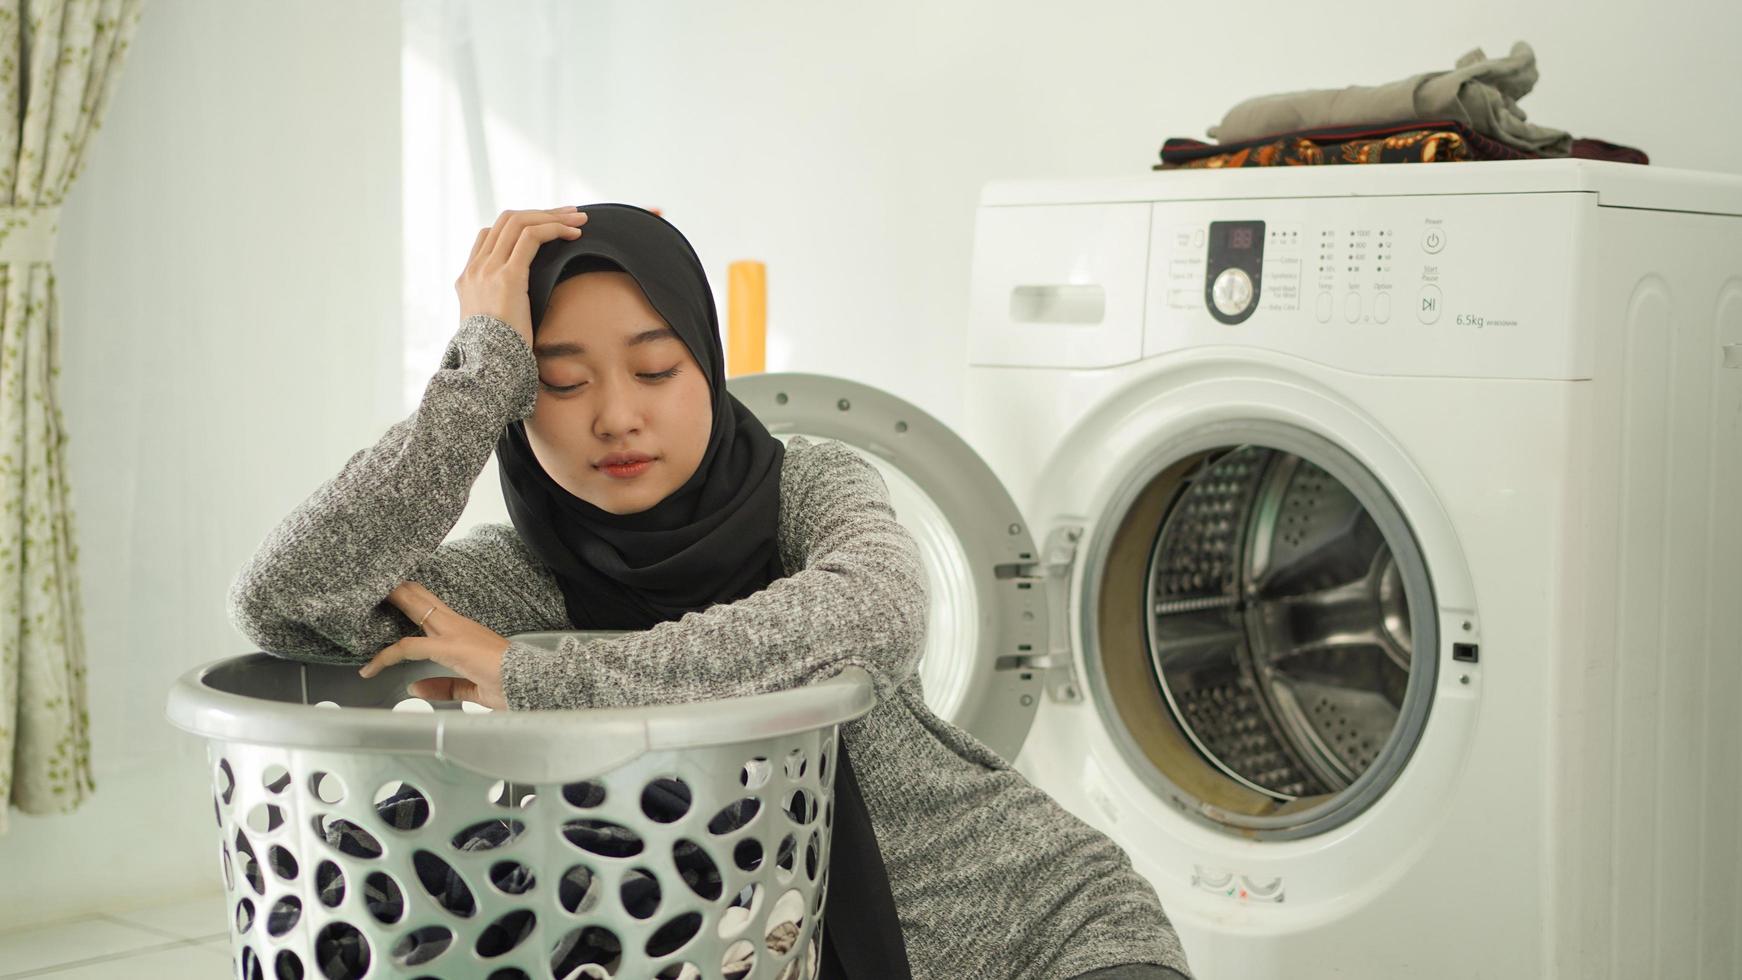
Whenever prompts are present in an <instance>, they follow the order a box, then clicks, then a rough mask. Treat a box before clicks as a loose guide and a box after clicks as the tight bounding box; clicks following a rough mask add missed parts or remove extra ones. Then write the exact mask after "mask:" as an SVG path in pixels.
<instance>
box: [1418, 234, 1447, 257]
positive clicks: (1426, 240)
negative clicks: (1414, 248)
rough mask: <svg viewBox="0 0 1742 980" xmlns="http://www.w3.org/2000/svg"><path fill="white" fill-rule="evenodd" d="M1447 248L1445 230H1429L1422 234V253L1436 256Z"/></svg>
mask: <svg viewBox="0 0 1742 980" xmlns="http://www.w3.org/2000/svg"><path fill="white" fill-rule="evenodd" d="M1445 247H1446V231H1445V229H1444V228H1429V229H1428V230H1427V231H1424V232H1422V234H1421V248H1422V251H1424V252H1427V253H1428V254H1429V255H1434V254H1437V253H1438V252H1439V250H1440V249H1442V248H1445Z"/></svg>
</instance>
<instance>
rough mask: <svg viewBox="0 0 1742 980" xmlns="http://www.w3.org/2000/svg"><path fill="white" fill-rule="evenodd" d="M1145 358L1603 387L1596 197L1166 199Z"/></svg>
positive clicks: (1157, 231) (1156, 232)
mask: <svg viewBox="0 0 1742 980" xmlns="http://www.w3.org/2000/svg"><path fill="white" fill-rule="evenodd" d="M1151 207H1152V209H1153V210H1152V215H1151V224H1150V232H1151V234H1150V263H1151V265H1150V269H1151V272H1150V284H1149V296H1148V303H1147V308H1146V310H1145V317H1144V321H1145V322H1144V342H1143V355H1144V356H1145V357H1152V356H1155V355H1157V354H1161V353H1165V352H1166V351H1169V350H1174V349H1179V348H1181V347H1187V346H1206V345H1225V344H1233V345H1241V346H1263V347H1268V348H1273V349H1276V350H1281V351H1286V352H1289V353H1295V354H1299V355H1301V356H1303V357H1308V358H1311V359H1313V360H1318V361H1321V362H1327V363H1334V364H1338V365H1340V366H1346V367H1348V368H1350V369H1352V370H1359V371H1368V372H1374V373H1409V374H1426V375H1470V376H1483V377H1521V378H1580V377H1589V376H1590V367H1591V365H1590V350H1589V344H1588V343H1587V342H1586V341H1587V340H1588V337H1585V335H1582V334H1581V333H1580V332H1579V331H1578V330H1577V329H1576V323H1577V321H1578V318H1579V316H1580V315H1581V313H1580V311H1579V309H1578V307H1579V303H1580V300H1581V297H1579V296H1578V295H1576V294H1575V292H1574V288H1573V284H1574V282H1575V281H1576V276H1577V273H1578V270H1577V268H1576V265H1577V262H1578V261H1579V256H1580V254H1581V252H1580V250H1579V248H1578V246H1579V244H1580V242H1581V241H1588V240H1589V239H1588V238H1581V236H1582V235H1584V234H1585V229H1588V228H1589V227H1590V225H1589V222H1590V221H1591V220H1592V219H1591V216H1590V211H1589V209H1590V208H1591V207H1592V202H1591V200H1590V196H1589V195H1580V194H1540V195H1468V196H1456V195H1445V196H1422V197H1392V198H1370V199H1369V198H1342V199H1300V200H1294V199H1283V200H1259V201H1190V202H1157V203H1154V204H1152V205H1151Z"/></svg>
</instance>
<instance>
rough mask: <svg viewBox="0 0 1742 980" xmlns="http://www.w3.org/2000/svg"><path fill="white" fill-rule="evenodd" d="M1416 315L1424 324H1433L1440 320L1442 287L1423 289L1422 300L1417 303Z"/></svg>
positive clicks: (1424, 287)
mask: <svg viewBox="0 0 1742 980" xmlns="http://www.w3.org/2000/svg"><path fill="white" fill-rule="evenodd" d="M1415 315H1416V318H1417V319H1419V320H1421V322H1423V323H1433V322H1434V321H1435V320H1438V319H1439V318H1440V287H1438V286H1423V287H1421V298H1420V300H1419V301H1418V302H1417V305H1416V309H1415Z"/></svg>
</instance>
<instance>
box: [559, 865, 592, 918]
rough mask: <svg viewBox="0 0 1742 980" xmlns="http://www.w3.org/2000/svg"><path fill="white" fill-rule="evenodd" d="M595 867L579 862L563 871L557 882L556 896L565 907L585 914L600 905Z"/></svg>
mask: <svg viewBox="0 0 1742 980" xmlns="http://www.w3.org/2000/svg"><path fill="white" fill-rule="evenodd" d="M594 882H595V879H594V877H593V869H592V868H589V867H587V866H586V865H584V864H577V865H575V866H574V867H572V868H570V869H568V870H567V871H564V872H563V877H562V880H561V881H559V882H557V886H556V897H557V901H559V902H561V903H562V906H563V909H564V910H566V911H568V912H570V913H573V914H575V915H585V914H586V913H588V912H591V911H593V910H594V909H596V908H598V907H599V889H597V888H595V887H593V884H594Z"/></svg>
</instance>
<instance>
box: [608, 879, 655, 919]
mask: <svg viewBox="0 0 1742 980" xmlns="http://www.w3.org/2000/svg"><path fill="white" fill-rule="evenodd" d="M617 895H618V897H619V898H621V899H622V900H623V911H625V912H628V913H629V914H630V915H632V916H634V917H635V918H637V919H651V918H653V913H655V912H657V911H659V879H657V878H655V877H653V875H652V874H651V873H649V872H648V871H647V869H645V868H632V869H630V871H629V873H627V874H625V875H624V876H623V881H622V882H621V883H620V884H619V885H618V886H617Z"/></svg>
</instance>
